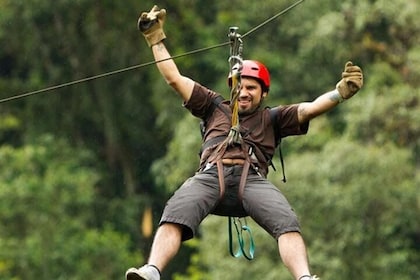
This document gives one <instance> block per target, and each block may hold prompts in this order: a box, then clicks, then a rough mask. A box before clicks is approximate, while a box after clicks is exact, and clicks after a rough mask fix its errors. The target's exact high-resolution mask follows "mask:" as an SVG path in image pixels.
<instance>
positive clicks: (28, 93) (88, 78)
mask: <svg viewBox="0 0 420 280" xmlns="http://www.w3.org/2000/svg"><path fill="white" fill-rule="evenodd" d="M303 1H304V0H299V1H296V2H295V3H293V4H292V5H290V6H289V7H287V8H286V9H284V10H282V11H280V12H279V13H277V14H275V15H274V16H272V17H271V18H269V19H267V20H265V21H264V22H262V23H261V24H259V25H257V26H255V27H254V28H252V29H251V30H249V31H248V32H246V33H245V34H244V35H242V38H244V37H246V36H248V35H250V34H251V33H253V32H255V31H257V30H258V29H260V28H261V27H263V26H265V25H267V24H268V23H270V22H272V21H273V20H275V19H277V18H278V17H280V16H282V15H284V14H286V13H287V12H289V11H290V10H292V9H293V8H295V7H296V6H297V5H299V4H301V3H302V2H303ZM229 44H230V42H225V43H221V44H218V45H214V46H211V47H205V48H201V49H196V50H193V51H189V52H186V53H183V54H179V55H174V56H171V57H168V58H166V59H161V60H157V61H150V62H146V63H142V64H138V65H133V66H129V67H126V68H122V69H118V70H114V71H110V72H106V73H103V74H99V75H95V76H90V77H87V78H83V79H79V80H75V81H71V82H68V83H63V84H59V85H55V86H50V87H47V88H43V89H39V90H35V91H30V92H26V93H22V94H19V95H15V96H11V97H7V98H4V99H0V104H1V103H5V102H9V101H12V100H16V99H21V98H25V97H29V96H32V95H35V94H39V93H43V92H47V91H52V90H56V89H60V88H64V87H68V86H72V85H75V84H80V83H84V82H88V81H93V80H97V79H100V78H104V77H109V76H113V75H116V74H120V73H123V72H128V71H131V70H134V69H139V68H143V67H146V66H149V65H153V64H157V63H159V62H163V61H166V60H170V59H177V58H180V57H184V56H189V55H193V54H197V53H201V52H205V51H208V50H212V49H216V48H220V47H224V46H227V45H229Z"/></svg>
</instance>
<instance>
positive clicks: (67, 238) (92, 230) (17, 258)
mask: <svg viewBox="0 0 420 280" xmlns="http://www.w3.org/2000/svg"><path fill="white" fill-rule="evenodd" d="M94 162H95V160H94V157H93V156H92V154H91V153H89V152H88V151H86V150H82V149H77V150H76V149H72V148H70V147H69V146H68V144H67V143H66V142H65V141H62V140H59V139H58V138H54V137H53V136H49V135H46V136H42V137H39V139H38V140H37V141H36V142H34V143H33V145H27V146H25V147H23V148H13V147H11V146H8V145H5V146H2V147H1V148H0V182H1V184H0V200H1V201H2V203H1V205H0V224H1V227H0V246H1V248H2V249H1V251H0V279H5V280H6V279H88V278H96V279H117V278H119V277H121V275H123V274H124V267H123V265H124V264H126V265H127V266H128V265H129V264H130V263H131V262H132V260H133V259H140V256H139V255H138V254H131V253H129V251H128V248H129V246H130V242H129V239H128V235H127V234H121V233H118V232H117V231H115V230H114V229H113V227H112V221H103V224H108V225H107V226H104V227H100V228H98V227H96V226H95V225H96V222H95V219H96V216H97V213H95V208H94V207H93V206H94V203H93V201H94V200H95V198H96V196H97V194H95V192H96V191H97V188H98V187H99V186H98V185H97V184H98V179H99V174H98V173H97V171H96V170H95V169H94V168H93V167H92V164H93V163H94Z"/></svg>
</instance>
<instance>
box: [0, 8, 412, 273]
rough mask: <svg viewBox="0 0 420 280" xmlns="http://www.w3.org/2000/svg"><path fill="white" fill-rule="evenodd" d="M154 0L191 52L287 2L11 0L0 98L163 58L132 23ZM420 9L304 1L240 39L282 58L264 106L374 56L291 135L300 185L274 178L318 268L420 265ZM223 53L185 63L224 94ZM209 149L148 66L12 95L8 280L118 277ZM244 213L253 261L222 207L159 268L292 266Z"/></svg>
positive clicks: (396, 269) (2, 175)
mask: <svg viewBox="0 0 420 280" xmlns="http://www.w3.org/2000/svg"><path fill="white" fill-rule="evenodd" d="M154 4H158V5H159V6H161V7H164V8H166V9H167V11H168V16H167V21H166V25H165V30H166V34H167V37H168V39H167V40H166V43H167V46H168V48H169V49H170V51H171V53H172V54H173V55H179V54H183V53H185V52H188V51H192V50H196V49H200V48H203V47H209V46H214V45H217V44H220V43H222V42H226V41H227V40H228V38H227V33H228V30H229V27H230V26H238V27H239V32H240V33H241V34H245V33H246V32H247V31H249V30H251V29H252V28H254V27H255V26H257V25H258V24H260V23H262V22H263V21H265V20H266V19H268V18H269V17H271V16H273V15H274V14H276V13H277V12H280V11H281V10H283V9H284V8H286V7H287V6H289V5H290V4H292V2H291V1H284V0H281V1H278V0H276V1H274V0H267V1H251V2H250V1H236V0H233V1H204V0H197V1H191V0H178V1H171V0H166V1H163V0H162V1H159V2H153V1H134V0H126V1H110V0H104V1H88V0H77V1H75V0H72V1H69V0H57V1H47V0H30V1H23V0H13V1H12V0H0V46H1V47H0V100H3V99H5V98H9V97H11V96H17V95H19V94H22V93H26V92H30V91H34V90H38V89H43V88H47V87H49V86H53V85H58V84H62V83H66V82H70V81H75V80H78V79H82V78H86V77H91V76H93V75H98V74H102V73H105V72H108V71H113V70H117V69H122V68H125V67H129V66H133V65H139V64H143V63H147V62H150V61H152V55H151V52H150V50H149V48H148V47H147V45H146V43H145V42H144V39H143V38H142V35H141V34H139V32H138V31H137V27H136V22H137V18H138V15H139V13H140V12H141V11H147V10H149V9H150V8H151V7H152V6H153V5H154ZM419 12H420V3H418V1H415V0H397V1H392V2H390V1H386V0H372V1H360V0H343V1H337V0H323V1H313V0H312V1H311V0H307V1H304V2H303V3H302V4H301V5H299V6H297V7H296V8H295V9H293V10H291V11H290V12H288V13H287V14H285V15H283V16H281V17H280V18H278V19H276V20H274V21H272V22H270V23H269V24H267V25H265V26H263V27H261V28H259V29H258V30H257V31H255V32H253V33H251V34H250V35H248V36H247V37H245V38H244V56H245V57H246V58H252V59H258V60H261V61H263V62H265V63H266V65H267V66H268V68H269V69H270V73H271V76H272V87H271V91H270V96H269V99H268V100H267V105H270V106H275V105H278V104H290V103H297V102H301V101H310V100H313V99H314V98H316V97H317V96H318V95H319V94H321V93H323V92H325V91H327V90H330V89H332V88H334V86H335V84H336V82H337V81H338V80H339V79H340V73H341V71H342V68H343V66H344V63H345V62H346V61H347V60H352V61H354V62H355V63H357V64H358V65H360V66H361V67H362V68H363V70H364V74H365V87H364V88H363V89H362V90H361V92H360V93H359V94H358V95H357V96H355V97H354V98H353V99H351V100H349V101H347V102H345V103H344V104H342V105H340V106H339V107H337V108H335V109H334V110H333V111H331V112H329V113H328V114H327V115H324V116H322V117H319V118H318V119H316V120H314V121H313V122H312V123H311V127H310V131H309V134H308V135H307V136H304V137H291V138H289V139H285V140H284V141H283V144H282V145H283V152H284V153H285V161H286V175H287V178H288V182H287V183H286V184H283V183H282V182H281V172H271V173H270V174H269V176H270V179H271V180H273V182H275V183H276V184H277V185H278V186H279V188H281V189H282V191H283V192H284V193H285V194H286V196H287V197H288V199H289V201H290V202H291V204H292V205H293V206H294V208H295V211H296V212H297V213H298V214H299V217H300V219H301V223H302V229H303V234H304V236H305V240H306V242H307V245H308V251H309V255H310V261H311V265H312V269H313V272H314V273H316V274H318V275H320V276H322V279H336V278H337V277H338V278H340V279H343V280H345V279H355V278H357V279H367V280H369V279H377V278H381V279H384V280H386V279H415V278H419V277H420V269H419V267H418V264H419V263H420V220H419V216H420V215H419V214H420V187H419V186H420V175H419V174H420V172H419V169H420V157H419V150H420V148H419V147H420V140H419V139H420V125H419V124H420V110H419V109H420V100H419V99H420V90H419V85H420V82H419V81H420V47H419V46H420V18H419V17H418V13H419ZM228 56H229V49H228V47H225V48H217V49H212V50H210V51H206V52H200V53H198V54H194V55H189V56H184V57H181V58H178V59H177V60H176V62H177V64H178V66H179V68H180V70H181V72H182V73H183V74H185V75H187V76H190V77H191V78H193V79H195V80H197V81H199V82H200V83H202V84H204V85H206V86H208V87H210V88H213V89H215V90H217V91H220V92H221V93H223V94H225V95H226V96H227V94H228V92H227V86H226V75H227V71H228V62H227V60H228ZM199 147H200V135H199V132H198V120H197V119H194V118H193V117H191V116H190V115H189V114H188V112H187V111H186V110H184V109H182V102H181V100H180V99H179V98H178V97H177V96H176V95H175V94H174V92H173V90H172V89H171V88H169V86H167V85H166V84H165V82H164V81H163V79H161V77H160V76H159V74H158V71H157V70H156V68H155V67H154V66H153V65H149V66H144V67H139V68H136V69H134V70H131V71H126V72H123V73H120V74H116V75H112V76H107V77H104V78H98V79H95V80H92V81H89V82H84V83H79V84H75V85H72V86H67V87H63V88H60V89H56V90H52V91H49V92H45V93H40V94H35V95H32V96H27V97H25V98H20V99H15V100H11V101H8V102H1V103H0V210H1V211H0V279H1V280H3V279H14V280H18V279H19V280H20V279H22V280H24V279H89V278H95V279H123V277H124V276H123V275H124V272H125V270H126V269H127V268H128V267H130V266H139V265H141V264H142V263H143V262H144V261H145V259H147V254H148V250H149V247H150V243H151V237H150V236H148V235H147V234H145V232H144V231H142V222H143V213H144V212H145V210H146V209H152V210H153V227H154V229H156V226H157V223H158V220H159V216H160V213H161V211H162V208H163V206H164V203H165V202H166V200H167V198H168V197H169V196H170V195H171V193H172V192H173V191H174V190H176V188H177V187H178V186H179V185H180V184H181V183H182V182H183V181H184V180H185V179H186V178H187V177H188V176H191V175H192V174H194V171H195V170H196V168H197V164H198V156H197V152H198V149H199ZM276 160H277V159H276ZM276 166H278V167H279V168H280V164H279V163H278V162H277V164H276ZM248 222H249V224H250V226H251V228H252V230H253V232H254V238H255V240H256V245H257V247H256V250H257V251H256V260H254V261H252V262H248V261H246V260H242V259H234V258H231V257H230V256H229V255H228V247H227V220H226V218H222V217H215V216H210V217H209V218H208V219H207V220H206V221H205V222H204V223H203V225H202V227H201V232H200V236H198V238H196V239H194V240H193V241H189V242H187V243H186V244H185V246H184V247H183V249H182V250H181V252H180V253H179V255H178V257H177V258H176V259H175V260H174V261H173V262H172V263H171V265H170V266H169V267H168V269H167V270H166V271H165V272H164V275H163V279H176V280H178V279H194V280H198V279H227V280H230V279H232V280H233V279H244V278H248V279H252V278H257V279H260V278H264V279H279V278H281V279H291V277H290V275H289V274H288V272H287V269H286V268H285V267H284V266H283V265H282V264H281V261H280V259H279V257H278V252H277V249H276V248H277V245H276V243H275V241H274V240H273V239H272V238H271V237H269V236H268V234H266V233H265V232H263V231H262V230H261V229H260V228H259V227H258V226H257V225H255V224H254V223H253V222H252V221H248Z"/></svg>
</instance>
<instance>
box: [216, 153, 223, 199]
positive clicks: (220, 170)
mask: <svg viewBox="0 0 420 280" xmlns="http://www.w3.org/2000/svg"><path fill="white" fill-rule="evenodd" d="M216 165H217V176H218V177H219V189H220V194H219V197H220V199H222V198H223V197H224V195H225V175H224V174H223V163H222V160H221V159H218V160H217V162H216Z"/></svg>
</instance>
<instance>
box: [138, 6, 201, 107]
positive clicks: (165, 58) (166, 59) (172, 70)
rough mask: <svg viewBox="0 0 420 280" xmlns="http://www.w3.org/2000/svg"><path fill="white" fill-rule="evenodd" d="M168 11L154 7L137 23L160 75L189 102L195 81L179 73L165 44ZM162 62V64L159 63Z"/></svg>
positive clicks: (142, 15)
mask: <svg viewBox="0 0 420 280" xmlns="http://www.w3.org/2000/svg"><path fill="white" fill-rule="evenodd" d="M165 17H166V10H165V9H159V7H158V6H156V5H155V6H153V8H152V9H151V10H150V12H143V13H142V14H141V15H140V18H139V20H138V22H137V24H138V27H139V30H140V31H141V32H142V33H143V35H144V37H145V39H146V42H147V44H148V46H149V47H151V48H152V52H153V56H154V57H155V61H156V62H158V63H157V67H158V69H159V72H160V74H161V75H162V76H163V78H164V79H165V81H166V82H167V83H168V84H169V85H170V86H171V87H172V88H174V89H175V90H176V92H177V93H178V94H179V95H180V96H181V97H182V99H183V100H184V101H185V102H187V101H188V100H189V99H190V97H191V94H192V91H193V88H194V81H193V80H191V79H189V78H187V77H184V76H182V75H181V73H179V70H178V67H177V66H176V64H175V62H174V61H173V59H171V55H170V54H169V52H168V50H167V49H166V47H165V45H164V44H163V40H164V39H165V38H166V35H165V32H164V31H163V25H164V23H165ZM159 61H160V62H159Z"/></svg>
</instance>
